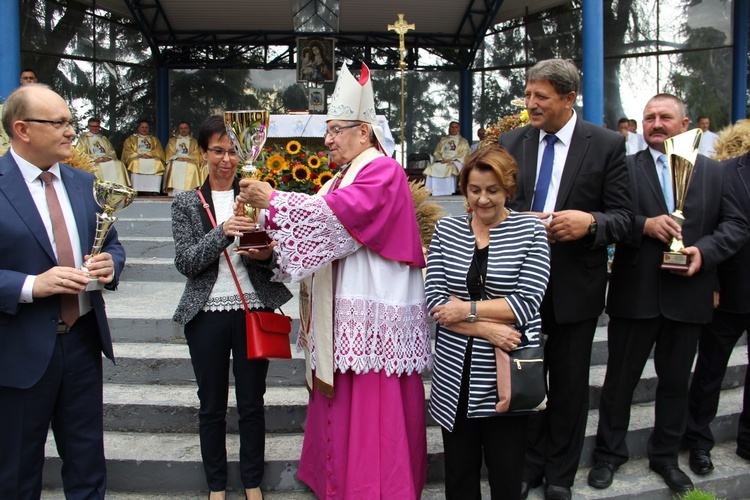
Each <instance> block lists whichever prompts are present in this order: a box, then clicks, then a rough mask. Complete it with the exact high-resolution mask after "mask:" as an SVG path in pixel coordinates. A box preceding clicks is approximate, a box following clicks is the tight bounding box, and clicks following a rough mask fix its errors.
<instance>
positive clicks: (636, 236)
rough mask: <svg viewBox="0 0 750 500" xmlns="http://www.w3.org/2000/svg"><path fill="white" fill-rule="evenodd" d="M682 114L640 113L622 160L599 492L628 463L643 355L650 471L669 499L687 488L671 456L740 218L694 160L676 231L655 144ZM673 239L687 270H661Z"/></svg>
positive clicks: (662, 107)
mask: <svg viewBox="0 0 750 500" xmlns="http://www.w3.org/2000/svg"><path fill="white" fill-rule="evenodd" d="M688 123H689V120H688V118H687V117H686V116H685V106H684V104H683V103H682V101H680V100H679V99H678V98H676V97H674V96H672V95H669V94H658V95H656V96H654V97H652V98H651V99H650V100H649V101H648V103H647V104H646V109H645V110H644V112H643V133H644V137H645V139H646V143H647V144H648V146H649V148H648V149H646V150H644V151H641V152H639V153H637V154H635V155H632V156H629V157H628V159H627V164H628V173H629V178H630V185H631V194H632V197H633V212H634V214H635V223H634V225H633V229H632V232H631V234H630V235H629V237H628V239H626V240H625V241H622V242H620V243H618V244H617V248H616V251H615V258H614V263H613V266H612V277H611V279H610V283H609V295H608V297H607V312H608V313H609V316H610V320H609V330H608V347H609V359H608V361H607V374H606V376H605V379H604V386H603V388H602V395H601V401H600V404H599V428H598V431H597V436H596V449H595V450H594V459H595V460H596V465H595V466H594V467H593V468H592V470H591V471H590V472H589V476H588V482H589V484H590V485H591V486H593V487H596V488H607V487H609V485H610V484H611V483H612V480H613V477H614V473H615V471H616V470H617V468H618V467H619V466H620V465H622V464H623V463H625V462H626V461H627V460H628V449H627V444H626V443H625V437H626V435H627V431H628V425H629V422H630V406H631V403H632V400H633V391H634V390H635V387H636V385H637V384H638V381H639V379H640V377H641V373H642V371H643V367H644V365H645V364H646V361H647V359H648V357H649V353H650V352H651V349H652V348H653V347H654V345H655V346H656V348H655V352H654V365H655V367H656V374H657V376H658V377H659V383H658V386H657V388H656V400H655V409H654V413H655V420H654V429H653V432H652V433H651V436H650V438H649V441H648V457H649V467H650V468H651V469H652V470H653V471H654V472H656V473H657V474H659V475H660V476H662V478H663V479H664V481H665V482H666V483H667V485H668V486H669V487H670V488H671V489H672V490H673V491H675V492H677V493H684V492H686V491H688V490H690V489H692V488H693V483H692V481H691V480H690V478H689V477H688V476H687V475H686V474H685V473H684V472H683V471H682V470H681V469H680V468H679V465H678V461H677V451H678V449H679V445H680V439H681V438H682V434H683V432H684V431H685V423H686V420H687V401H688V399H687V393H688V379H689V377H690V369H691V368H692V364H693V358H694V357H695V350H696V346H697V343H698V336H699V335H700V332H701V329H702V328H703V326H704V325H705V324H706V323H708V322H710V321H711V316H712V314H713V293H714V290H715V284H716V267H717V265H718V264H719V263H720V262H722V261H723V260H725V259H727V258H728V257H730V256H731V255H732V254H734V253H735V252H737V250H739V248H740V247H741V246H742V244H743V243H744V242H745V240H746V239H747V235H748V227H747V223H746V221H745V216H744V214H743V213H742V209H741V208H740V205H739V203H738V201H737V197H736V196H735V193H734V189H732V186H731V183H730V181H729V178H728V176H727V175H726V172H725V170H724V168H722V167H721V165H719V164H718V163H717V162H715V161H713V160H711V159H709V158H706V157H704V156H701V155H698V156H697V160H696V163H695V168H694V169H693V173H692V177H691V179H690V184H689V188H688V191H687V194H686V196H685V206H684V208H683V214H684V217H685V222H684V224H683V225H682V228H680V225H679V224H678V223H677V222H675V221H674V220H673V219H672V218H671V217H670V216H669V215H668V214H669V213H671V212H672V211H673V210H674V209H675V207H674V206H669V205H671V204H673V202H672V198H673V195H674V191H673V189H672V187H671V184H672V180H671V177H670V176H669V174H668V170H666V163H667V158H666V155H664V141H665V140H666V139H668V138H670V137H672V136H675V135H677V134H680V133H682V132H685V131H686V130H687V127H688ZM673 237H677V238H681V239H682V240H683V241H684V245H685V247H686V248H684V249H683V250H682V251H681V253H683V254H685V255H688V256H689V259H690V261H689V267H688V268H687V270H680V271H667V270H662V269H661V268H660V266H661V264H662V260H663V254H664V252H665V251H667V250H668V246H667V243H668V242H669V241H670V240H671V239H672V238H673Z"/></svg>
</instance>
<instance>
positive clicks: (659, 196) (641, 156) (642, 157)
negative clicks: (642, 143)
mask: <svg viewBox="0 0 750 500" xmlns="http://www.w3.org/2000/svg"><path fill="white" fill-rule="evenodd" d="M636 159H637V160H636V164H637V165H638V169H639V170H641V174H642V175H641V176H640V178H641V179H646V184H647V185H648V188H649V191H651V194H653V196H654V199H655V200H656V201H657V203H659V206H660V207H661V209H662V210H663V211H664V213H667V202H666V200H665V199H664V193H662V190H661V183H660V182H659V178H658V177H657V176H656V165H655V164H654V159H653V157H652V156H651V152H650V151H649V150H648V149H645V150H643V151H641V152H640V153H638V156H637V157H636Z"/></svg>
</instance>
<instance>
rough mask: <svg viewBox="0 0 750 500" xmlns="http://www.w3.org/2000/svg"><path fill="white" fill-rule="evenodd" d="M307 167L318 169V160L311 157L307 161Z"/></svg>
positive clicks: (315, 157)
mask: <svg viewBox="0 0 750 500" xmlns="http://www.w3.org/2000/svg"><path fill="white" fill-rule="evenodd" d="M307 166H308V167H310V168H318V167H319V166H320V158H319V157H317V156H315V155H312V156H310V158H308V159H307Z"/></svg>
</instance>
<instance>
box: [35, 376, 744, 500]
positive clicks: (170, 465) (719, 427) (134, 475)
mask: <svg viewBox="0 0 750 500" xmlns="http://www.w3.org/2000/svg"><path fill="white" fill-rule="evenodd" d="M722 398H723V403H722V406H721V408H720V409H719V414H718V415H717V419H716V421H715V422H714V425H712V429H714V430H715V432H716V434H717V439H718V440H719V442H722V441H727V440H728V439H729V438H727V437H726V435H725V434H726V432H725V431H726V429H728V428H729V427H733V428H735V429H736V420H737V416H738V412H739V408H740V406H741V399H742V390H741V389H731V390H728V391H724V392H723V393H722ZM652 421H653V405H650V404H648V405H634V406H633V408H632V411H631V425H630V429H631V430H630V432H629V434H628V447H629V449H630V453H631V457H632V458H633V459H636V458H638V457H643V456H645V450H646V446H645V443H646V440H647V437H648V434H649V433H650V431H651V426H652ZM596 424H597V422H596V415H595V412H592V414H590V415H589V422H588V426H587V432H586V434H587V437H586V445H587V446H585V447H584V452H583V457H582V461H581V465H582V466H584V467H586V466H591V465H592V464H591V459H590V457H591V450H592V448H593V440H594V436H595V432H596ZM722 437H723V439H722ZM427 442H428V445H427V447H428V480H429V481H431V482H439V481H441V480H442V478H443V462H442V455H443V451H442V438H441V433H440V428H439V427H437V426H428V427H427ZM301 446H302V434H301V433H289V434H284V433H269V434H267V435H266V452H265V461H266V473H265V476H264V480H263V488H264V490H266V491H273V490H284V491H289V490H296V491H304V490H306V487H305V486H304V485H302V484H301V483H300V482H299V481H297V479H296V476H295V474H296V470H297V466H298V463H299V453H300V450H301ZM731 446H732V443H730V442H728V443H727V444H726V447H731ZM721 449H722V446H719V447H717V449H716V451H715V453H714V455H715V459H716V462H717V466H718V468H719V470H718V471H717V472H716V473H715V474H714V475H716V476H719V475H722V476H725V475H727V474H731V475H732V477H733V478H734V479H733V481H735V482H737V483H738V484H739V485H741V486H743V487H746V486H748V484H749V483H748V481H750V479H748V476H750V474H749V473H748V467H747V465H748V462H746V461H744V469H742V467H741V465H742V463H743V461H741V460H740V459H736V460H735V459H732V458H731V457H730V456H729V453H727V454H726V455H724V454H722V453H721V452H720V450H721ZM105 450H106V455H107V458H108V470H109V480H108V483H109V488H110V489H111V490H113V491H121V492H152V493H173V494H178V493H180V492H191V491H192V492H195V491H203V490H204V489H205V481H204V479H203V471H202V466H201V458H200V445H199V441H198V436H197V434H195V433H170V432H162V433H150V432H112V431H107V432H105ZM237 450H238V436H237V435H236V434H231V433H230V434H228V435H227V452H228V456H229V457H230V484H231V485H232V487H233V488H234V489H235V490H237V489H239V488H240V485H239V481H238V472H237V468H238V462H237V458H236V457H237ZM46 456H47V459H46V465H45V469H44V477H45V482H44V484H45V489H60V488H61V482H60V476H59V468H60V460H59V458H58V456H57V451H56V448H55V445H54V440H53V438H52V435H51V433H50V436H49V437H48V441H47V447H46ZM685 462H686V460H684V457H683V463H685ZM631 465H632V466H633V468H632V473H633V474H634V476H633V477H632V478H630V479H629V476H628V474H629V471H631V469H630V467H628V466H626V467H623V469H622V472H621V473H618V479H617V480H616V484H615V485H613V487H612V488H610V489H609V490H605V492H599V491H597V490H593V489H589V488H588V486H586V485H585V475H583V476H582V474H585V471H583V470H582V471H580V472H579V476H578V482H577V484H578V486H577V490H581V491H588V490H591V491H590V492H589V493H591V494H595V495H607V496H601V497H603V498H620V497H618V496H610V495H613V494H615V493H617V492H618V491H622V490H620V488H631V489H627V490H624V491H628V492H630V493H629V494H630V495H632V494H633V493H634V491H635V492H645V493H648V494H659V495H661V494H663V493H666V490H665V489H664V488H665V486H663V482H661V481H660V480H659V479H658V476H656V475H655V474H653V473H650V472H648V471H647V467H644V466H643V461H641V465H638V461H637V460H634V461H633V462H631ZM739 469H742V472H741V473H740V472H736V473H735V472H732V471H735V470H739ZM685 470H686V471H687V467H685ZM652 476H653V477H652ZM697 479H699V478H695V477H694V480H697ZM710 479H711V477H710V476H709V477H707V478H705V479H704V478H700V481H705V480H710ZM644 481H645V482H644ZM731 482H732V481H728V480H727V478H726V477H723V478H722V481H719V482H717V484H720V485H722V487H725V488H726V487H727V484H729V483H731ZM710 484H712V485H713V484H714V483H710ZM635 485H637V486H635ZM539 491H541V489H539ZM743 491H746V492H747V491H750V489H744V490H743ZM622 494H625V493H622ZM536 498H539V497H536ZM587 498H599V497H595V496H590V497H587ZM622 498H624V497H622ZM653 498H660V497H659V496H655V497H653Z"/></svg>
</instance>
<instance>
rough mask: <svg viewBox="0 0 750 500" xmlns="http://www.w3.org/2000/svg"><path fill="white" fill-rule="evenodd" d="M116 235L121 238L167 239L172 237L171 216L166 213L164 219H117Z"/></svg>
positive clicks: (121, 217) (122, 217)
mask: <svg viewBox="0 0 750 500" xmlns="http://www.w3.org/2000/svg"><path fill="white" fill-rule="evenodd" d="M115 228H116V229H117V235H118V236H122V237H130V238H133V237H138V238H143V237H162V238H164V237H168V236H172V216H171V214H170V213H169V212H168V211H167V213H166V215H165V216H164V217H138V218H131V217H126V216H119V215H118V217H117V222H115Z"/></svg>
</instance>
